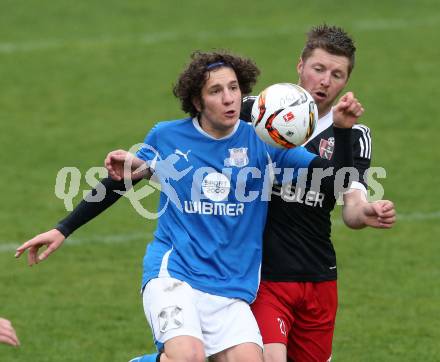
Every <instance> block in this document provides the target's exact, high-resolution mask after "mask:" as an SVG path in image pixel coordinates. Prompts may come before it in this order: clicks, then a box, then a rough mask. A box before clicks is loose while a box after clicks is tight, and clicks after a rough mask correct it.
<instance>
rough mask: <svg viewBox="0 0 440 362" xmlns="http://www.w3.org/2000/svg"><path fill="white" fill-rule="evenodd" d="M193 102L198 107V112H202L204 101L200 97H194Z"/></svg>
mask: <svg viewBox="0 0 440 362" xmlns="http://www.w3.org/2000/svg"><path fill="white" fill-rule="evenodd" d="M192 104H193V106H194V107H195V108H196V109H197V112H199V113H200V112H201V111H202V102H200V98H199V97H193V99H192Z"/></svg>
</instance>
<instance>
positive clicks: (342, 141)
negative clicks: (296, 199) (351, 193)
mask: <svg viewBox="0 0 440 362" xmlns="http://www.w3.org/2000/svg"><path fill="white" fill-rule="evenodd" d="M333 132H334V135H335V148H334V151H333V157H332V160H327V159H324V158H321V157H319V156H318V157H315V158H314V159H313V160H312V162H311V163H310V165H309V168H308V178H307V179H308V182H311V184H312V185H313V182H312V176H313V169H314V168H320V169H323V170H326V169H327V168H329V167H333V172H332V173H331V175H332V176H327V177H325V178H323V179H322V180H321V184H320V188H321V190H323V191H324V192H325V193H333V192H334V190H335V187H336V188H337V191H338V192H342V191H344V189H346V188H347V187H348V186H349V181H350V177H349V176H350V175H345V177H344V181H343V182H342V183H341V184H340V185H335V176H336V173H337V171H338V170H339V169H341V168H344V167H353V146H352V144H353V142H352V129H351V128H350V129H345V128H337V127H333Z"/></svg>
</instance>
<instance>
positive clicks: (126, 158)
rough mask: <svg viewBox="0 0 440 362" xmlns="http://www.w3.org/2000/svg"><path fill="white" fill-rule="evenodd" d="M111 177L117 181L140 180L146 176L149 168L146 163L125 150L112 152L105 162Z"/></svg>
mask: <svg viewBox="0 0 440 362" xmlns="http://www.w3.org/2000/svg"><path fill="white" fill-rule="evenodd" d="M104 166H105V168H106V169H107V171H108V174H109V176H110V177H111V178H112V179H113V180H116V181H120V180H122V179H131V180H138V179H141V178H142V177H144V176H146V174H147V173H148V167H147V165H146V163H145V162H144V161H142V160H141V159H139V158H137V157H136V156H134V155H132V154H131V153H130V152H127V151H124V150H116V151H112V152H110V153H109V154H108V155H107V157H106V158H105V160H104Z"/></svg>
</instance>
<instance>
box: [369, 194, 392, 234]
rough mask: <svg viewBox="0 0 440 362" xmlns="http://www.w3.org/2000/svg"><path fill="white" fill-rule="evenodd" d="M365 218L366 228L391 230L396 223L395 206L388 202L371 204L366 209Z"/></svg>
mask: <svg viewBox="0 0 440 362" xmlns="http://www.w3.org/2000/svg"><path fill="white" fill-rule="evenodd" d="M364 218H365V220H364V223H365V225H366V226H371V227H374V228H380V229H390V228H392V227H393V225H394V223H395V222H396V210H395V209H394V204H393V203H392V202H391V201H388V200H379V201H375V202H371V203H369V204H368V205H367V206H365V208H364Z"/></svg>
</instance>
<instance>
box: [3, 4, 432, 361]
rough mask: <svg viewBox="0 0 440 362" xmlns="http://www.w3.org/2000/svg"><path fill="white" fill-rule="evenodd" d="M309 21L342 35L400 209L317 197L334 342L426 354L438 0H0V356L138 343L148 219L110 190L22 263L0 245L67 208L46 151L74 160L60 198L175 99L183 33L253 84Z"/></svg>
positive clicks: (379, 357)
mask: <svg viewBox="0 0 440 362" xmlns="http://www.w3.org/2000/svg"><path fill="white" fill-rule="evenodd" d="M323 22H326V23H328V24H335V25H339V26H342V27H343V28H345V29H346V30H347V31H348V32H349V33H350V34H351V35H352V36H353V37H354V39H355V40H356V45H357V48H358V51H357V60H356V61H357V63H356V66H355V69H354V72H353V74H352V76H351V80H350V83H349V85H348V87H347V90H352V91H354V92H355V94H356V95H357V96H358V98H359V99H360V100H361V102H362V103H363V105H364V107H365V109H366V112H365V114H364V116H363V117H362V118H363V119H362V123H365V124H366V125H368V126H369V127H370V128H371V129H372V136H373V162H372V165H373V166H380V167H384V168H385V170H386V172H387V175H386V178H385V179H381V180H379V181H380V182H381V183H382V185H383V186H384V189H385V195H384V197H385V198H387V199H391V200H393V201H394V202H395V204H396V207H397V210H398V213H399V219H398V223H397V225H396V227H395V228H394V229H392V230H389V231H377V230H361V231H351V230H349V229H347V228H346V227H345V226H343V225H342V223H341V221H340V215H339V213H340V210H337V211H336V212H335V213H334V214H335V215H334V229H333V241H334V244H335V247H336V251H337V255H338V269H339V300H340V306H339V312H338V318H337V326H336V334H335V339H334V353H333V360H334V361H387V362H388V361H402V360H404V361H440V357H439V350H438V341H439V340H440V319H439V315H440V307H439V306H440V286H439V278H440V262H439V255H440V240H439V238H440V222H439V220H440V206H439V201H440V189H439V187H438V185H439V176H440V172H439V168H438V166H437V165H436V163H437V162H438V161H437V160H438V158H439V156H440V152H439V149H438V145H437V143H439V139H438V138H439V130H440V126H439V118H440V117H439V116H440V111H439V108H438V104H439V99H440V87H439V79H440V67H439V59H440V48H439V47H438V44H437V40H436V39H438V36H439V34H440V3H439V2H438V1H437V0H419V1H418V2H414V1H409V0H400V1H397V0H382V1H372V0H370V1H362V2H360V1H348V0H339V1H333V0H330V1H326V2H323V1H317V0H309V1H306V2H304V1H292V0H290V1H287V0H280V1H275V2H269V3H266V2H260V1H249V0H243V1H229V0H226V1H218V2H215V1H214V2H206V1H196V0H188V1H185V2H179V1H158V0H149V1H141V0H130V1H125V2H124V1H116V0H107V1H98V0H89V1H82V0H80V1H75V2H74V1H65V0H59V1H54V0H38V1H37V0H27V1H24V0H0V89H1V94H0V126H1V128H0V144H1V146H2V152H1V153H2V156H1V166H2V170H3V174H2V177H1V178H0V190H1V208H0V225H1V227H0V316H2V317H5V318H8V319H10V320H12V322H13V324H14V325H15V327H16V330H17V333H18V335H19V338H20V340H21V343H22V345H21V347H20V348H18V349H14V348H11V347H9V346H6V345H0V361H2V362H9V361H11V362H12V361H14V362H15V361H26V362H27V361H38V362H41V361H48V362H49V361H128V360H129V359H130V358H132V357H134V356H136V355H139V354H142V353H145V352H147V351H152V350H153V344H152V338H151V334H150V332H149V327H148V325H147V323H146V320H145V317H144V314H143V310H142V304H141V299H140V297H139V286H140V279H141V265H142V257H143V254H144V251H145V246H146V244H147V242H148V241H149V240H151V232H152V231H153V230H154V227H155V222H154V221H147V220H145V219H142V218H141V217H140V216H139V215H138V214H137V213H136V211H135V210H134V208H133V207H132V206H131V204H130V202H129V201H128V200H127V199H125V198H124V199H122V200H120V201H119V202H118V203H117V204H116V205H115V206H114V207H112V209H111V210H108V211H107V212H106V213H104V214H103V215H101V216H100V217H99V218H97V219H96V220H94V221H92V222H91V223H90V224H88V225H87V226H85V227H83V228H82V229H81V230H79V231H77V232H76V233H75V234H74V235H73V236H72V237H71V238H69V239H68V240H67V241H66V242H65V244H64V245H63V247H62V248H61V249H60V250H59V251H58V252H56V253H55V254H53V255H52V256H51V257H50V258H49V259H48V260H47V261H46V262H44V263H41V264H39V265H37V266H34V267H32V268H29V267H28V266H27V263H26V258H25V257H22V258H21V259H19V260H15V259H14V257H13V256H14V250H15V248H16V247H17V246H18V245H19V244H21V243H22V242H24V241H26V240H27V239H29V238H31V237H33V236H34V235H36V234H37V233H40V232H43V231H46V230H47V229H49V228H52V227H53V226H54V225H55V224H56V222H57V221H58V220H60V219H61V218H63V217H64V216H65V215H66V214H67V211H66V209H65V206H64V203H63V201H62V200H60V199H59V198H58V197H56V195H55V192H54V190H55V180H56V177H57V174H58V171H59V170H60V169H61V168H63V167H67V166H69V167H76V168H78V169H79V171H80V178H81V185H80V188H79V192H78V196H77V197H76V198H75V199H74V200H73V203H74V204H76V203H77V202H78V201H79V200H80V199H81V197H82V192H83V191H85V190H88V189H90V186H89V185H88V184H87V183H86V182H85V174H86V172H87V170H89V169H90V168H91V167H95V166H102V164H103V159H104V157H105V155H106V154H107V152H108V151H110V150H113V149H117V148H129V147H130V146H131V145H133V144H134V143H137V142H141V141H142V140H143V138H144V136H145V134H146V133H147V131H148V130H149V129H150V128H151V126H152V125H153V124H154V123H156V122H157V121H160V120H166V119H175V118H179V117H182V116H183V113H182V111H181V110H180V108H179V104H178V102H177V101H176V100H175V99H174V97H173V96H172V92H171V89H172V85H173V83H174V81H175V79H176V78H177V75H178V74H179V72H180V71H181V70H182V69H183V67H184V65H185V64H186V63H187V62H188V59H189V54H190V53H191V52H192V51H193V50H196V49H202V50H214V49H220V48H222V49H230V50H232V51H234V52H235V53H238V54H240V55H244V56H248V57H251V58H253V59H254V60H255V62H256V63H257V64H258V66H259V67H260V69H261V71H262V74H261V77H260V79H259V82H258V84H257V85H256V87H255V89H254V94H257V93H258V92H259V91H260V90H262V89H263V88H265V87H266V86H268V85H269V84H272V83H276V82H296V81H297V76H296V70H295V66H296V63H297V60H298V58H299V54H300V51H301V49H302V46H303V44H304V40H305V34H306V32H307V30H308V29H309V28H310V27H311V26H313V25H317V24H320V23H323ZM436 44H437V45H436ZM156 200H157V192H156V193H155V195H153V196H152V197H151V198H150V199H149V200H148V201H147V202H146V207H147V208H149V210H151V211H154V209H155V205H156ZM436 341H437V342H436Z"/></svg>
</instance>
